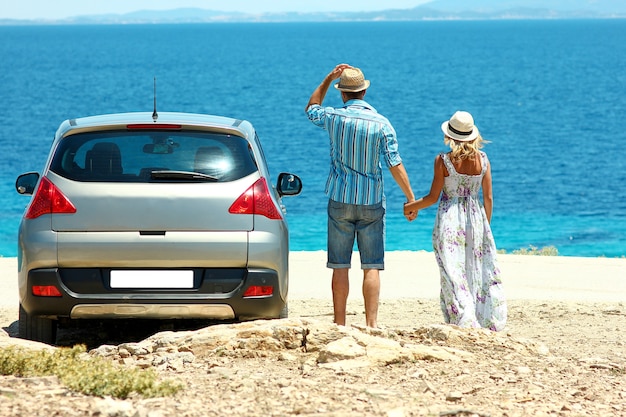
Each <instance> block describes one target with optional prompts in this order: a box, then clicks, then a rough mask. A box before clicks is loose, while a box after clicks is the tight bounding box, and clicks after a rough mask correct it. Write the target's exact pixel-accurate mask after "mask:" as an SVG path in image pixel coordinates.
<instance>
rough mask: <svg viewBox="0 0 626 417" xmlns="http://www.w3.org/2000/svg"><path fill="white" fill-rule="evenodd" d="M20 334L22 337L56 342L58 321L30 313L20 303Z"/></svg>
mask: <svg viewBox="0 0 626 417" xmlns="http://www.w3.org/2000/svg"><path fill="white" fill-rule="evenodd" d="M19 335H20V338H22V339H28V340H34V341H37V342H43V343H47V344H50V345H51V344H54V343H55V342H56V339H57V322H56V320H52V319H45V318H41V317H36V316H34V317H33V316H31V315H29V314H28V313H27V312H26V310H24V307H22V305H21V304H20V311H19Z"/></svg>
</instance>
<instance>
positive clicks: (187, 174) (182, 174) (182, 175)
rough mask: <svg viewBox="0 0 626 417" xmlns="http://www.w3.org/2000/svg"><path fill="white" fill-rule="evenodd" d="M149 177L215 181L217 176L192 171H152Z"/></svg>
mask: <svg viewBox="0 0 626 417" xmlns="http://www.w3.org/2000/svg"><path fill="white" fill-rule="evenodd" d="M150 178H151V179H155V180H193V181H217V180H218V179H219V178H217V177H214V176H213V175H208V174H203V173H201V172H193V171H152V172H151V173H150Z"/></svg>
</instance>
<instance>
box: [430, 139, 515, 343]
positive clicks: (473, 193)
mask: <svg viewBox="0 0 626 417" xmlns="http://www.w3.org/2000/svg"><path fill="white" fill-rule="evenodd" d="M441 156H442V158H443V161H444V164H445V166H446V169H447V170H448V174H449V175H448V176H447V177H446V178H445V181H444V185H443V193H442V196H441V199H440V201H439V208H438V210H437V217H436V219H435V227H434V230H433V249H434V251H435V256H436V257H437V263H438V264H439V270H440V272H441V310H442V311H443V315H444V318H445V321H446V323H451V324H456V325H458V326H461V327H484V328H488V329H491V330H494V331H498V330H502V329H503V328H504V326H505V325H506V316H507V307H506V300H505V298H504V291H503V289H502V282H501V280H500V270H499V269H498V266H497V263H496V245H495V241H494V239H493V235H492V233H491V227H490V226H489V222H488V221H487V215H486V214H485V210H484V207H483V204H482V200H481V198H480V196H479V191H480V188H481V184H482V179H483V176H484V175H485V172H486V171H487V167H488V164H489V160H488V159H487V155H486V154H485V153H484V152H480V160H481V166H482V171H481V173H480V174H479V175H465V174H459V173H457V172H456V170H455V169H454V165H452V162H451V161H450V157H449V155H448V154H442V155H441Z"/></svg>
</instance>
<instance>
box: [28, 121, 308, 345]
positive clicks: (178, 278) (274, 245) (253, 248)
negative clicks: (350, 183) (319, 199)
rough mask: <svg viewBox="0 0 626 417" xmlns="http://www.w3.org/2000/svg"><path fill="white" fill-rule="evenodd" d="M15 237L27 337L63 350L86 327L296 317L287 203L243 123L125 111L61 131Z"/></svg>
mask: <svg viewBox="0 0 626 417" xmlns="http://www.w3.org/2000/svg"><path fill="white" fill-rule="evenodd" d="M16 189H17V191H18V192H19V193H20V194H26V195H32V197H31V201H30V204H29V205H28V207H27V208H26V210H25V213H24V216H23V219H22V221H21V224H20V228H19V238H18V244H19V247H18V277H19V278H18V279H19V334H20V337H22V338H26V339H31V340H39V341H43V342H47V343H54V342H55V340H56V329H57V325H58V324H69V323H71V322H75V321H77V320H84V319H116V318H149V319H211V320H212V319H218V320H250V319H258V318H278V317H285V316H286V314H287V292H288V282H289V277H288V275H289V272H288V271H289V269H288V259H289V235H288V228H287V223H286V221H285V209H284V206H283V205H282V203H281V198H282V196H291V195H297V194H299V193H300V191H301V189H302V182H301V180H300V178H299V177H298V176H296V175H294V174H289V173H281V174H280V175H279V176H278V178H277V184H276V186H273V185H272V183H270V176H269V171H268V167H267V164H266V160H265V157H264V155H263V151H262V149H261V144H260V142H259V138H258V137H257V134H256V132H255V130H254V128H253V126H252V125H251V124H250V123H249V122H247V121H245V120H236V119H231V118H225V117H218V116H208V115H199V114H189V113H162V114H159V115H157V114H156V113H155V114H152V113H123V114H111V115H102V116H93V117H85V118H79V119H73V120H67V121H65V122H63V123H62V124H61V126H60V127H59V129H58V130H57V133H56V135H55V138H54V141H53V143H52V147H51V151H50V154H49V157H48V160H47V162H46V165H45V167H44V169H43V172H42V173H41V176H40V175H39V174H38V173H36V172H30V173H26V174H22V175H20V176H19V177H18V179H17V181H16Z"/></svg>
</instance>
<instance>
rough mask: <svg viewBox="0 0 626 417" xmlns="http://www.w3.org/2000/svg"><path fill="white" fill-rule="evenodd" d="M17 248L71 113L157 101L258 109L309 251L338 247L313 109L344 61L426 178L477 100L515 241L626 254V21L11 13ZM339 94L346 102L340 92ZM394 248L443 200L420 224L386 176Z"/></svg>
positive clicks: (7, 53)
mask: <svg viewBox="0 0 626 417" xmlns="http://www.w3.org/2000/svg"><path fill="white" fill-rule="evenodd" d="M0 57H2V59H0V166H1V167H2V168H1V170H0V208H1V209H0V256H4V257H14V256H16V255H17V231H18V226H19V222H20V218H21V216H22V213H23V211H24V208H25V207H26V205H27V204H28V202H29V197H28V196H22V195H19V194H18V193H17V192H16V191H15V179H16V177H17V176H18V175H19V174H21V173H25V172H30V171H41V170H42V168H43V165H44V163H45V160H46V158H47V156H48V153H49V150H50V145H51V142H52V138H53V136H54V133H55V131H56V129H57V127H58V126H59V124H60V123H61V122H62V121H63V120H65V119H71V118H76V117H81V116H89V115H96V114H103V113H117V112H134V111H149V112H151V111H152V110H153V99H154V91H153V85H154V82H155V80H156V97H157V108H158V110H159V111H180V112H197V113H209V114H220V115H227V116H232V117H236V118H241V119H247V120H249V121H250V122H251V123H252V124H253V125H254V126H255V128H256V129H257V131H258V134H259V137H260V139H261V142H262V143H263V145H264V149H265V154H266V158H267V160H268V163H269V165H270V170H271V173H272V177H273V181H275V179H276V177H277V176H278V174H279V173H280V172H292V173H295V174H297V175H299V176H300V177H301V179H302V181H303V184H304V188H303V191H302V194H301V195H299V196H296V197H288V198H284V200H283V202H284V205H285V206H286V209H287V215H286V217H287V221H288V222H289V228H290V247H291V250H292V251H318V250H325V249H326V203H327V199H326V196H325V194H324V186H325V182H326V177H327V174H328V166H329V151H328V139H327V136H326V132H324V131H323V130H322V129H319V128H317V127H315V126H313V125H312V124H311V123H310V122H309V121H308V120H307V118H306V116H305V114H304V107H305V105H306V103H307V101H308V99H309V97H310V95H311V93H312V92H313V90H314V89H315V87H317V86H318V85H319V83H320V82H321V81H322V79H323V78H324V77H325V76H326V74H328V73H329V72H330V71H331V70H332V68H333V67H334V66H335V65H336V64H339V63H348V64H351V65H354V66H357V67H360V68H361V69H362V70H363V72H364V74H365V76H366V78H368V79H369V80H371V86H370V88H369V90H368V91H367V95H366V100H367V101H368V102H369V103H370V104H371V105H373V106H374V107H375V108H376V109H377V110H378V111H379V112H380V113H382V114H384V115H385V116H387V118H388V119H389V120H390V121H391V123H392V124H393V125H394V127H395V130H396V132H397V135H398V141H399V149H400V154H401V156H402V159H403V162H404V165H405V167H406V169H407V171H408V174H409V178H410V180H411V184H412V187H413V189H414V192H415V194H416V195H417V196H418V197H419V196H422V195H424V194H427V193H428V191H429V189H430V184H431V181H432V175H433V162H434V158H435V156H436V155H437V154H438V153H440V152H443V151H446V147H445V145H444V143H443V137H442V133H441V130H440V125H441V123H442V122H443V121H444V120H447V119H448V118H449V117H450V116H451V115H452V114H453V113H454V112H455V111H457V110H465V111H469V112H470V113H472V115H473V116H474V119H475V122H476V125H477V126H478V127H479V129H480V131H481V133H482V135H483V137H484V138H485V139H486V140H488V141H489V143H488V144H487V145H486V146H485V148H484V151H485V152H487V154H488V155H489V158H490V160H491V164H492V176H493V190H494V212H493V219H492V224H491V225H492V230H493V234H494V236H495V240H496V245H497V247H498V248H499V249H501V250H503V251H506V252H507V253H510V252H513V251H516V250H519V249H528V250H532V249H533V248H537V249H542V248H546V247H554V248H556V249H557V250H558V254H559V255H564V256H582V257H597V256H606V257H624V256H626V197H625V192H626V150H625V148H626V20H624V19H607V20H592V19H590V20H493V21H413V22H384V21H380V22H333V23H315V22H307V23H224V24H177V25H168V24H152V25H151V24H145V25H122V24H120V25H39V26H37V25H34V26H0ZM324 104H326V105H330V106H339V105H341V101H340V96H339V94H338V92H337V91H336V90H334V89H333V88H331V89H330V90H329V91H328V94H327V96H326V99H325V101H324ZM385 189H386V204H387V219H386V250H389V251H397V250H401V251H421V250H426V251H432V241H431V233H432V227H433V223H434V218H435V213H436V206H435V205H434V206H431V207H429V208H427V209H424V210H423V211H421V212H420V214H419V217H418V219H416V220H415V221H413V222H411V223H409V222H407V221H406V220H405V219H404V217H403V215H402V204H403V202H404V195H403V194H402V192H401V191H400V189H399V187H398V186H397V185H396V184H395V182H394V181H393V178H392V177H391V175H389V173H388V172H386V174H385Z"/></svg>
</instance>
